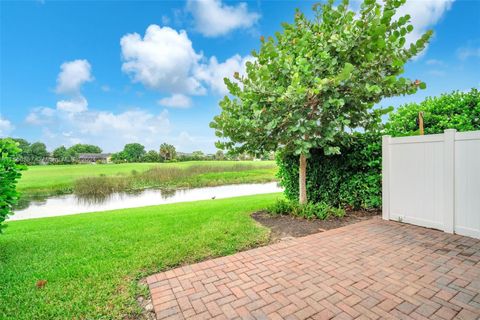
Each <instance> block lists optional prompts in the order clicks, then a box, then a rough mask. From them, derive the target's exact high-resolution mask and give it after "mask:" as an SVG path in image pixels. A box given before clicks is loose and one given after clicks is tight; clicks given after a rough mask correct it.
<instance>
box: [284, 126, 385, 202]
mask: <svg viewBox="0 0 480 320" xmlns="http://www.w3.org/2000/svg"><path fill="white" fill-rule="evenodd" d="M381 156H382V146H381V134H380V133H379V132H377V133H363V134H362V133H354V134H352V136H351V143H350V144H349V145H348V146H344V147H343V148H341V154H339V155H329V156H326V155H324V153H323V151H322V150H319V149H314V150H312V151H311V152H310V158H309V159H308V160H307V168H308V169H307V194H308V197H309V201H310V202H313V203H320V202H324V203H327V204H329V205H331V206H341V207H351V208H364V209H372V208H378V207H380V205H381V200H382V199H381V185H382V184H381V166H382V164H381ZM277 163H278V165H279V171H278V177H279V179H280V184H281V185H282V186H283V187H284V188H285V195H286V197H287V199H289V200H292V201H296V200H297V199H298V163H299V161H298V156H295V155H291V154H281V153H280V154H278V156H277Z"/></svg>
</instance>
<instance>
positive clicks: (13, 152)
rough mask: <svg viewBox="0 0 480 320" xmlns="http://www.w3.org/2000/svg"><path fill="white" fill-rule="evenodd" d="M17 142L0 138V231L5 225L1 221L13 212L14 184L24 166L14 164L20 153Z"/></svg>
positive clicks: (16, 195)
mask: <svg viewBox="0 0 480 320" xmlns="http://www.w3.org/2000/svg"><path fill="white" fill-rule="evenodd" d="M18 146H19V143H17V142H15V141H13V140H12V139H0V181H1V183H0V233H2V232H3V229H4V228H5V225H4V224H3V222H4V221H5V220H6V219H7V218H8V216H9V215H11V214H13V211H12V208H13V205H15V204H16V203H17V200H18V192H17V190H16V184H17V181H18V179H20V176H21V174H20V170H23V169H25V167H23V166H20V165H18V164H16V159H17V157H18V155H19V154H20V153H21V149H20V148H19V147H18Z"/></svg>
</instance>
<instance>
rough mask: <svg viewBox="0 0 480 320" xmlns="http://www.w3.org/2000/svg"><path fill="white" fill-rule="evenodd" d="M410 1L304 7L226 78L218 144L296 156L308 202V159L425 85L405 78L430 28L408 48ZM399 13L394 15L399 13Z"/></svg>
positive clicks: (334, 149) (332, 149) (330, 150)
mask: <svg viewBox="0 0 480 320" xmlns="http://www.w3.org/2000/svg"><path fill="white" fill-rule="evenodd" d="M404 3H405V0H385V1H384V4H383V6H382V5H380V4H378V3H376V1H375V0H364V2H363V4H362V5H361V9H360V12H359V13H358V14H356V13H355V12H353V11H351V10H349V9H348V7H349V1H348V0H344V1H342V2H341V4H339V5H338V6H336V5H334V1H333V0H329V1H328V2H327V3H326V4H318V5H315V6H314V7H313V11H314V18H313V19H312V20H310V19H308V18H307V17H306V16H305V15H304V14H302V13H301V12H300V11H297V12H296V14H295V19H294V22H293V23H292V24H288V23H284V24H283V31H282V32H277V33H276V39H273V38H271V37H270V38H268V39H267V40H265V39H263V38H262V39H261V47H260V50H259V52H255V51H254V52H253V53H252V55H253V56H254V57H255V61H254V62H248V63H247V65H246V75H245V76H240V75H239V74H238V73H235V74H234V78H235V79H236V81H233V80H229V79H228V78H226V79H225V84H226V85H227V88H228V91H229V93H230V96H225V97H224V99H223V100H222V101H221V102H220V107H221V109H222V112H221V114H220V115H218V116H216V117H215V118H214V120H213V122H212V123H211V127H212V128H214V129H215V131H216V135H217V136H218V137H220V138H222V140H221V141H219V142H217V147H219V148H223V149H230V150H234V151H235V152H238V153H242V152H249V153H252V154H256V155H262V154H265V153H266V152H270V151H276V150H278V149H282V150H283V151H284V152H288V153H293V154H296V155H299V185H300V192H299V201H300V203H306V202H307V192H306V170H307V168H306V165H307V162H306V159H307V157H309V156H310V150H312V149H314V148H319V149H321V150H323V152H324V154H325V155H333V154H339V153H340V147H341V146H343V145H345V144H347V143H348V135H349V132H351V131H352V130H354V129H358V128H365V129H367V130H368V129H370V128H372V127H374V126H376V125H378V123H379V121H380V116H381V115H382V114H384V113H386V110H383V109H376V110H374V109H373V106H374V105H375V104H376V103H378V102H380V100H381V99H382V98H384V97H391V96H397V95H403V94H413V93H415V92H416V91H417V89H418V88H425V84H424V83H422V82H420V81H418V80H416V81H411V80H408V79H406V78H403V77H401V76H400V75H401V74H402V73H403V71H404V68H403V66H404V64H405V63H406V62H407V61H408V60H409V59H411V58H412V57H414V56H415V55H416V54H417V53H419V52H420V51H422V50H423V48H424V47H425V45H426V43H427V42H428V40H429V38H430V37H431V35H432V32H431V31H428V32H426V33H425V34H424V35H422V37H421V38H420V39H419V40H417V41H416V42H415V43H412V44H410V45H409V46H408V47H406V43H405V42H406V38H405V36H406V35H407V34H408V33H409V32H411V31H412V30H413V26H412V25H411V24H410V16H409V15H406V16H402V17H399V18H396V16H395V14H396V11H397V9H398V8H399V7H400V6H401V5H403V4H404ZM394 17H395V18H394Z"/></svg>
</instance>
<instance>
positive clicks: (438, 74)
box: [428, 69, 446, 77]
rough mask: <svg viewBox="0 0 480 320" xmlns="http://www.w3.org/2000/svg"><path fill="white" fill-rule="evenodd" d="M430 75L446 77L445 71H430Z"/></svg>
mask: <svg viewBox="0 0 480 320" xmlns="http://www.w3.org/2000/svg"><path fill="white" fill-rule="evenodd" d="M428 73H429V74H430V75H432V76H434V77H443V76H445V75H446V73H445V71H443V70H437V69H433V70H429V71H428Z"/></svg>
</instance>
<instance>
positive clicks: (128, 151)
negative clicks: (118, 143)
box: [122, 143, 145, 162]
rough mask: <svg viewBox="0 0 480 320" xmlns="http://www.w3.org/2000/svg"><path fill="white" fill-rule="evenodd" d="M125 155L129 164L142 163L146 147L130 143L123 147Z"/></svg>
mask: <svg viewBox="0 0 480 320" xmlns="http://www.w3.org/2000/svg"><path fill="white" fill-rule="evenodd" d="M122 152H123V155H124V157H125V160H126V161H128V162H141V161H142V158H143V156H144V155H145V147H144V146H143V145H141V144H140V143H128V144H126V145H125V147H123V151H122Z"/></svg>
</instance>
